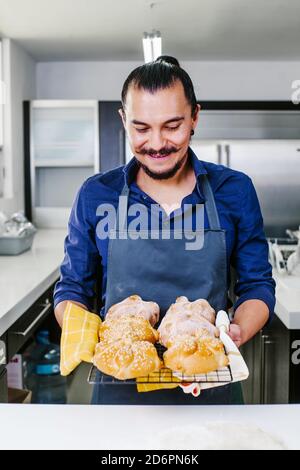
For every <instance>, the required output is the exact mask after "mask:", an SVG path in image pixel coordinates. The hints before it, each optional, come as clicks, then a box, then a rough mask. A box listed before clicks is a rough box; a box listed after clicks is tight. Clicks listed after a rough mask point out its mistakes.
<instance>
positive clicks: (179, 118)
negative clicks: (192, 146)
mask: <svg viewBox="0 0 300 470" xmlns="http://www.w3.org/2000/svg"><path fill="white" fill-rule="evenodd" d="M182 119H184V116H175V117H173V118H171V119H168V120H167V121H165V122H164V124H169V123H170V122H178V121H182ZM131 123H132V124H139V125H142V126H148V125H149V124H147V123H146V122H142V121H138V120H137V119H133V120H132V121H131Z"/></svg>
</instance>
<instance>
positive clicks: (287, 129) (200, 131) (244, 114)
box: [193, 101, 300, 140]
mask: <svg viewBox="0 0 300 470" xmlns="http://www.w3.org/2000/svg"><path fill="white" fill-rule="evenodd" d="M200 104H201V111H200V115H199V116H200V118H199V125H198V126H197V128H196V129H195V135H194V138H193V139H194V140H216V139H217V140H218V139H223V140H224V139H299V134H300V111H299V109H298V108H297V107H296V106H294V105H293V104H292V103H290V102H276V101H275V102H263V101H261V102H240V101H236V102H226V101H225V102H213V101H211V102H209V101H207V102H201V103H200Z"/></svg>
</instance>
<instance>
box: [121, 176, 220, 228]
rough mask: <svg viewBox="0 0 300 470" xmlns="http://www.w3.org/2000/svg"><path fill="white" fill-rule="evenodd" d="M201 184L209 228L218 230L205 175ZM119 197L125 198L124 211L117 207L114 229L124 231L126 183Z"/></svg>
mask: <svg viewBox="0 0 300 470" xmlns="http://www.w3.org/2000/svg"><path fill="white" fill-rule="evenodd" d="M201 183H202V188H203V194H204V197H205V209H206V212H207V217H208V222H209V227H210V229H211V230H220V229H221V226H220V220H219V215H218V211H217V208H216V203H215V198H214V195H213V191H212V189H211V185H210V183H209V181H208V177H207V175H201ZM121 196H123V197H125V198H127V199H126V204H124V206H123V208H124V209H125V207H126V211H122V212H123V213H121V214H120V213H119V207H120V206H119V205H118V210H117V220H116V228H117V229H119V230H124V229H125V228H126V219H127V208H128V196H129V187H128V185H127V183H125V184H124V186H123V189H122V192H121ZM119 222H120V223H119Z"/></svg>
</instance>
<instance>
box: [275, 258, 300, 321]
mask: <svg viewBox="0 0 300 470" xmlns="http://www.w3.org/2000/svg"><path fill="white" fill-rule="evenodd" d="M273 277H274V279H275V281H276V305H275V313H276V315H277V316H278V317H279V318H280V320H281V321H282V323H283V324H284V325H285V326H286V327H287V328H288V329H289V330H300V267H299V268H298V270H297V271H295V272H294V273H293V275H288V274H278V273H277V272H276V271H275V270H273Z"/></svg>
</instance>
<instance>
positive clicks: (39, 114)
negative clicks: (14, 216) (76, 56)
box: [24, 100, 99, 228]
mask: <svg viewBox="0 0 300 470" xmlns="http://www.w3.org/2000/svg"><path fill="white" fill-rule="evenodd" d="M24 128H25V136H24V142H25V194H26V197H25V203H26V204H25V205H26V215H27V217H28V218H29V219H30V220H32V221H33V223H35V224H36V225H37V226H38V227H43V228H63V227H66V226H67V221H68V218H69V214H70V209H71V207H72V203H73V200H74V198H75V196H76V193H77V191H78V189H79V188H80V186H81V185H82V183H83V182H84V181H85V180H86V179H87V178H88V177H89V176H91V175H93V174H94V173H98V172H99V113H98V102H97V101H91V100H90V101H88V100H74V101H69V100H33V101H31V102H25V104H24Z"/></svg>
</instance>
